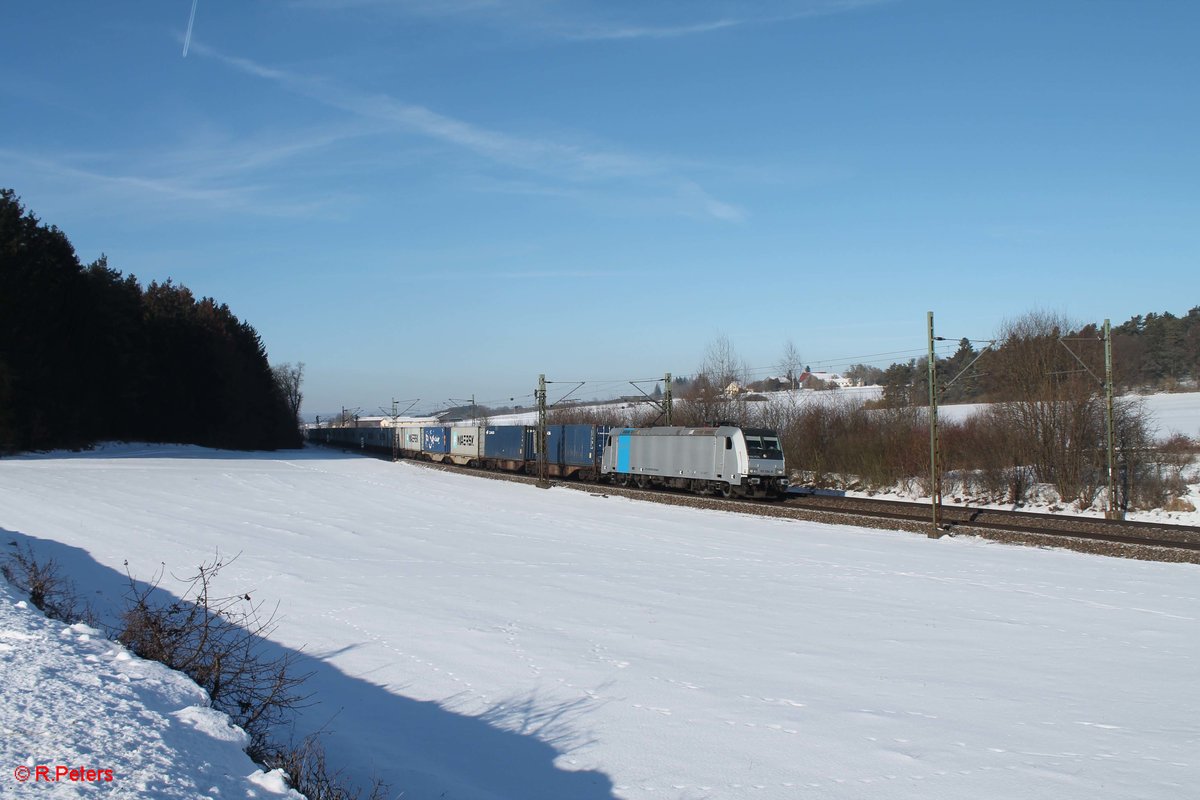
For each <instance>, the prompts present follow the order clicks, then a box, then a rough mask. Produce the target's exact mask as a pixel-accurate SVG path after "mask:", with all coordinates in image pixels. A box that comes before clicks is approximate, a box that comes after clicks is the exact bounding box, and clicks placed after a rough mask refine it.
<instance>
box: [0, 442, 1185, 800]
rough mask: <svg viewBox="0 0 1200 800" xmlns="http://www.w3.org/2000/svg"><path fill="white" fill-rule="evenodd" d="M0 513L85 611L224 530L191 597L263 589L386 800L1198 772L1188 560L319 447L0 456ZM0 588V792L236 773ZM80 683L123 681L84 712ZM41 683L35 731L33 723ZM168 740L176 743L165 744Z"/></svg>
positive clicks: (102, 649) (1137, 777)
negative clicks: (1004, 540)
mask: <svg viewBox="0 0 1200 800" xmlns="http://www.w3.org/2000/svg"><path fill="white" fill-rule="evenodd" d="M0 528H2V529H3V530H2V531H0V542H2V543H3V544H4V545H5V546H7V544H8V543H9V542H10V541H15V542H17V543H19V544H28V545H29V546H30V547H32V548H33V550H34V551H35V552H36V553H38V554H39V555H41V556H42V557H52V558H54V559H56V560H57V561H58V563H59V564H60V565H61V566H62V568H63V571H64V572H65V573H68V574H70V575H72V576H74V578H75V580H76V583H77V584H78V586H79V588H80V589H81V590H82V591H81V593H83V594H85V595H86V596H88V597H89V598H92V599H93V604H94V605H96V606H97V607H98V609H100V610H101V611H102V612H103V611H104V609H105V608H106V607H109V606H110V604H111V603H112V602H113V601H114V600H115V599H116V598H118V597H119V596H120V594H121V587H122V585H123V582H124V574H123V573H124V567H123V566H122V565H123V562H124V561H126V560H128V562H129V566H130V569H131V570H132V571H133V573H134V574H135V575H137V576H139V577H141V578H144V579H149V578H150V577H151V576H153V574H154V573H155V571H156V570H157V569H158V568H159V567H160V564H165V566H166V568H167V569H168V570H169V571H172V572H174V573H175V574H178V575H184V574H189V570H191V569H192V568H194V567H195V566H196V565H197V564H199V563H201V562H202V561H204V560H207V559H210V558H211V557H212V556H213V554H214V552H215V551H217V550H219V551H220V552H221V553H223V554H233V553H238V552H240V553H241V554H242V555H241V557H240V558H239V559H238V560H237V561H236V562H235V563H234V564H233V565H232V566H230V567H229V568H228V569H227V570H226V571H224V572H222V573H221V576H220V581H221V585H220V586H218V587H216V588H217V589H218V590H227V591H229V592H231V593H232V592H235V591H237V592H240V591H249V592H251V593H253V594H254V595H255V596H256V597H260V598H262V599H265V600H267V601H269V602H270V603H274V602H275V601H278V602H279V604H280V614H281V617H282V619H281V624H280V626H279V628H278V630H277V631H276V633H275V634H274V636H273V642H272V645H271V646H272V647H273V648H276V649H277V652H280V653H282V652H287V651H301V652H302V653H303V654H304V658H303V660H304V663H303V666H304V667H305V668H308V669H312V670H313V671H314V673H315V674H314V677H313V678H312V681H311V684H310V686H311V688H312V689H313V690H314V691H315V692H316V693H317V699H318V700H319V701H320V703H319V704H318V705H316V706H314V707H312V708H309V709H307V711H306V712H305V717H304V719H303V721H302V728H301V730H300V731H299V732H300V733H301V734H302V733H305V732H307V731H309V730H312V729H316V728H319V727H324V728H325V729H326V730H327V731H329V737H328V740H327V746H328V750H329V753H330V757H331V759H332V760H333V762H334V763H335V764H342V765H345V766H346V767H347V768H348V769H349V771H350V772H351V773H352V774H354V775H356V776H358V777H359V778H360V780H361V782H362V783H363V784H365V783H367V782H368V781H369V779H370V778H371V776H373V775H378V776H380V777H382V778H384V779H385V780H387V781H388V782H389V783H390V784H391V786H392V787H393V796H400V793H401V792H403V795H402V796H403V797H404V798H405V800H424V799H425V798H451V799H455V800H463V799H464V798H479V799H480V800H493V799H494V798H512V800H564V799H570V800H598V799H599V798H614V797H619V798H638V799H639V800H650V799H651V798H671V800H699V799H700V798H802V797H822V798H859V797H865V796H870V797H873V798H914V800H915V799H916V798H920V800H929V798H947V800H949V799H950V798H954V799H955V800H958V798H963V797H971V798H974V799H975V800H990V799H993V798H994V799H995V800H1000V799H1001V798H1003V800H1009V799H1010V798H1016V797H1020V798H1055V800H1062V798H1080V800H1083V799H1084V798H1087V799H1088V800H1091V798H1095V797H1121V798H1164V799H1165V798H1179V797H1184V796H1189V793H1191V792H1193V791H1194V789H1195V787H1196V786H1198V785H1200V716H1198V715H1197V714H1196V709H1197V708H1200V682H1198V681H1197V680H1196V676H1197V675H1198V674H1200V636H1198V635H1197V632H1198V630H1200V627H1198V623H1200V591H1197V586H1198V585H1200V567H1197V566H1195V565H1179V564H1160V563H1151V562H1141V561H1126V560H1119V559H1109V558H1101V557H1096V556H1088V555H1083V554H1079V553H1073V552H1065V551H1057V550H1039V549H1030V548H1021V547H1013V546H1006V545H1000V544H995V543H991V542H986V541H981V540H976V539H971V538H963V537H960V538H947V539H941V540H930V539H926V538H925V537H922V536H916V535H912V534H902V533H888V532H880V531H874V530H860V529H855V528H848V527H832V526H825V525H819V524H815V523H803V522H795V521H785V520H770V519H759V518H754V517H748V516H742V515H736V514H729V513H716V512H702V511H698V510H693V509H685V508H675V507H664V506H659V505H650V504H643V503H637V502H634V501H630V500H626V499H622V498H616V497H607V498H605V497H601V496H597V495H591V494H588V493H586V492H579V491H572V490H568V489H563V488H557V489H552V490H549V491H546V490H539V489H536V488H533V487H529V486H525V485H519V484H512V483H506V482H498V481H491V480H486V479H482V478H477V477H473V476H467V475H456V474H447V473H444V472H441V471H436V470H426V469H422V468H420V467H417V466H414V465H410V464H403V463H402V464H390V463H386V462H383V461H378V460H374V459H368V458H361V457H357V456H347V455H342V454H340V453H336V452H330V451H322V450H306V451H302V452H297V453H285V454H273V455H272V454H232V453H225V452H216V451H210V450H203V449H200V448H190V447H141V448H138V447H132V446H123V447H122V446H112V447H108V448H104V449H102V450H100V451H97V452H94V453H86V454H61V453H58V454H50V455H40V456H27V457H22V458H13V459H4V460H0ZM167 587H168V588H171V587H170V584H169V582H168V584H167ZM0 606H2V607H3V614H4V615H3V616H0V631H2V632H4V633H0V636H3V638H2V639H0V644H2V645H3V647H0V669H2V670H3V674H2V675H0V685H3V686H4V687H6V688H5V689H4V690H3V691H4V692H5V694H4V695H2V697H3V700H4V708H3V710H2V711H0V729H2V730H3V731H4V737H3V740H4V742H3V745H0V747H2V748H3V749H2V750H0V752H3V753H4V758H6V759H7V762H6V763H5V764H4V765H3V766H4V770H3V772H2V773H0V786H2V787H3V791H2V792H0V794H3V795H5V796H14V797H20V796H22V793H23V792H27V791H29V792H31V791H32V790H33V789H32V787H30V786H23V787H18V785H17V784H16V783H15V779H14V778H13V777H11V775H12V771H13V769H14V768H15V767H16V766H18V765H22V764H31V763H32V764H57V763H71V764H74V763H75V761H76V760H77V759H78V760H79V762H80V763H81V764H84V765H86V766H93V765H94V766H97V767H102V768H112V769H113V770H114V781H113V784H112V786H113V789H114V790H116V791H117V792H118V794H123V795H124V796H143V795H149V796H163V797H174V796H182V795H177V794H170V791H172V789H170V787H174V786H184V785H186V786H190V787H193V790H194V792H195V795H200V794H203V793H205V792H206V791H208V790H207V786H205V785H204V781H203V780H201V779H200V777H198V776H202V777H205V778H207V776H210V775H215V776H230V777H221V778H220V780H221V781H226V782H225V783H219V781H218V778H216V777H214V778H212V784H211V785H215V786H217V788H219V789H220V790H221V791H220V796H221V797H241V796H248V795H247V793H246V789H245V788H244V781H245V780H246V779H245V777H244V776H245V775H248V774H250V772H249V771H248V769H247V766H246V764H245V762H236V763H235V762H234V761H233V760H232V757H230V759H229V760H225V756H224V755H217V754H216V753H215V752H214V751H215V750H216V748H217V745H216V744H212V743H210V741H209V740H210V739H213V737H214V733H213V730H210V729H206V730H203V731H190V730H188V728H189V725H190V724H191V720H192V719H193V715H196V714H197V712H185V713H184V714H183V715H182V716H180V715H179V713H178V712H179V711H180V710H181V709H186V708H189V707H191V706H192V704H194V703H195V702H196V701H197V698H196V696H195V694H194V690H192V691H191V692H189V690H187V689H185V688H183V687H179V686H176V685H174V684H173V683H172V682H171V681H170V680H168V678H166V677H164V676H162V675H161V674H160V675H158V676H156V677H153V678H151V679H143V678H141V677H140V675H141V674H142V673H140V672H139V673H138V674H137V675H133V674H130V673H129V672H127V671H126V669H127V667H125V666H123V664H124V662H123V661H122V660H121V659H120V651H119V649H116V648H114V647H113V646H111V645H109V644H107V643H104V642H99V641H97V640H96V638H95V636H94V634H93V633H92V632H90V631H87V630H84V629H80V628H76V629H62V628H61V627H60V626H56V625H55V624H53V623H47V622H45V621H44V620H41V619H40V618H37V617H34V616H32V615H29V614H26V615H25V616H19V617H18V616H13V614H15V611H14V609H15V606H14V605H13V598H12V597H11V596H9V595H8V594H4V593H0ZM64 631H65V632H64ZM81 637H87V639H86V640H85V641H81ZM52 643H53V644H57V645H58V647H57V649H56V648H54V647H51V644H52ZM89 657H91V659H94V660H89ZM128 669H132V668H128ZM137 669H138V670H145V671H147V672H150V671H153V668H149V667H145V666H139V667H138V668H137ZM121 675H126V676H127V677H128V678H129V682H126V681H125V680H123V679H122V678H121ZM12 676H19V677H20V676H24V677H20V681H23V683H20V685H21V686H24V687H25V689H24V691H22V690H21V689H20V688H16V689H12V690H9V689H8V688H7V687H8V686H9V685H10V683H11V682H12V681H13V677H12ZM58 678H61V682H54V680H52V679H58ZM13 685H17V684H15V683H14V684H13ZM114 687H115V688H114ZM129 687H132V688H129ZM110 688H113V690H116V689H121V690H125V689H126V688H128V689H129V691H130V692H131V693H133V694H130V695H128V696H125V695H123V697H127V699H128V702H127V703H125V704H123V703H122V702H119V701H106V700H103V699H102V700H100V702H99V703H98V704H92V705H87V704H85V703H84V702H83V698H85V697H91V696H93V693H95V696H96V697H103V695H101V694H99V692H101V691H102V690H104V691H107V690H109V689H110ZM151 689H153V693H151V691H150V690H151ZM73 693H74V694H73ZM138 693H140V694H138ZM134 694H138V696H139V697H141V699H140V700H139V701H138V702H134V701H135V700H137V699H138V698H137V697H134V696H133V695H134ZM151 694H153V696H150V695H151ZM73 696H74V697H79V698H81V699H80V700H79V701H78V702H65V703H59V702H58V699H59V698H61V697H66V698H68V699H69V698H71V697H73ZM139 703H140V705H139ZM42 705H45V706H46V707H48V708H49V707H51V706H53V707H54V709H55V713H56V714H58V715H60V716H56V717H55V718H54V720H55V721H54V723H49V722H46V723H36V724H35V723H34V722H32V721H30V720H31V719H33V718H32V717H31V714H33V713H35V712H36V710H37V707H40V706H42ZM123 715H124V716H125V718H126V722H124V723H122V722H118V721H116V720H118V719H120V718H121V717H122V716H123ZM106 720H107V722H106ZM164 720H165V722H164ZM103 725H110V726H111V727H109V728H105V727H98V726H103ZM88 726H92V727H90V728H89V727H88ZM211 727H212V728H213V729H219V726H211ZM75 728H79V729H80V730H82V731H88V730H93V731H95V733H94V734H92V735H91V736H88V735H87V734H86V733H84V734H75V738H74V739H72V738H70V736H69V734H68V733H67V732H68V731H71V730H74V729H75ZM134 729H136V732H137V733H139V734H140V735H141V736H142V737H143V738H141V739H139V740H138V742H139V743H138V744H136V745H135V744H133V743H131V741H130V739H129V738H127V737H130V736H132V735H133V734H134V732H135V730H134ZM110 730H111V731H112V733H111V734H110V733H108V732H107V731H110ZM184 734H188V735H192V736H195V737H199V738H200V740H201V743H200V744H171V741H172V737H173V736H176V735H178V736H180V737H182V736H183V735H184ZM110 736H111V737H112V738H113V741H112V742H109V741H108V737H110ZM204 737H206V738H204ZM217 738H219V736H218V737H217ZM85 741H86V742H88V743H90V746H91V747H93V748H95V749H93V750H85V749H80V748H81V747H82V746H83V745H81V744H80V742H85ZM180 741H182V740H180ZM159 747H165V748H167V749H165V750H163V752H164V753H166V755H164V756H163V757H161V758H158V759H157V760H155V759H153V758H150V757H146V758H142V757H141V756H140V755H138V754H139V753H142V752H143V748H145V751H146V752H150V751H152V750H153V749H154V748H159ZM172 748H173V749H172ZM221 752H222V753H224V752H225V751H224V750H222V751H221ZM101 755H102V756H103V759H102V758H101ZM110 758H111V761H109V760H107V759H110ZM102 761H103V763H102ZM205 764H207V765H209V766H207V767H205V766H204V765H205ZM239 776H242V777H239ZM155 781H157V782H155ZM188 781H191V782H190V783H188ZM143 785H144V786H145V787H147V789H146V790H143V789H142V786H143ZM164 787H166V788H164ZM254 790H255V791H258V792H259V796H269V795H268V792H269V789H259V788H257V787H254ZM155 792H158V794H157V795H155ZM208 793H209V794H212V795H213V796H217V794H216V792H208Z"/></svg>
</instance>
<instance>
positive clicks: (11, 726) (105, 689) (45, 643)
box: [0, 578, 302, 800]
mask: <svg viewBox="0 0 1200 800" xmlns="http://www.w3.org/2000/svg"><path fill="white" fill-rule="evenodd" d="M0 708H3V709H4V713H3V714H2V715H0V768H2V769H0V796H4V797H9V796H13V797H15V796H20V794H21V792H20V788H19V787H21V786H22V784H24V785H25V786H24V788H25V789H26V790H27V791H35V792H36V790H37V789H38V788H41V789H43V790H44V789H45V788H47V787H46V786H45V785H44V784H48V783H55V784H56V785H57V788H58V789H59V790H66V791H56V792H53V793H54V794H62V795H70V796H74V794H73V791H72V790H75V791H79V790H83V789H84V786H85V785H88V784H99V786H96V787H95V788H97V789H101V790H102V791H104V792H105V793H106V795H108V796H115V797H148V798H206V797H211V798H236V797H256V798H261V797H279V796H282V797H289V798H301V800H302V796H301V795H300V794H297V793H296V792H293V791H291V790H290V789H288V788H287V785H286V782H285V781H284V779H283V777H282V773H281V772H279V771H278V770H275V771H272V772H270V773H265V774H264V773H263V772H262V770H260V769H258V768H257V767H256V766H255V764H254V762H252V761H251V760H250V758H249V757H248V756H247V755H246V754H245V753H244V752H243V750H242V748H243V747H244V746H245V744H246V734H245V733H244V732H243V731H242V730H241V729H240V728H236V727H233V726H231V725H230V723H229V718H228V717H227V716H226V715H225V714H222V713H220V712H217V711H214V710H213V709H211V708H209V707H208V698H207V696H206V695H205V693H204V691H203V690H202V689H200V687H198V686H196V684H195V683H193V682H192V681H191V680H189V679H188V678H187V677H185V676H184V675H183V674H181V673H179V672H175V671H173V670H169V669H167V668H166V667H164V666H163V665H162V664H157V663H154V662H150V661H144V660H142V659H139V658H136V657H134V656H131V655H130V654H129V652H128V651H126V650H125V648H124V647H122V646H121V645H120V644H118V643H116V642H112V641H110V640H108V639H106V638H104V635H103V634H102V633H100V632H99V631H97V630H96V629H94V628H90V627H88V626H87V625H83V624H76V625H70V626H68V625H64V624H62V623H61V622H56V621H54V620H51V619H47V618H46V617H45V616H43V615H42V614H41V612H39V611H38V610H37V609H35V608H33V607H32V606H31V605H30V604H29V603H28V602H27V601H25V600H21V599H20V598H19V596H18V594H17V592H16V590H14V589H13V587H12V586H11V585H10V584H8V583H7V582H6V581H4V580H3V579H2V578H0ZM29 784H35V786H30V785H29ZM36 784H42V786H40V787H39V786H36ZM68 787H71V788H68ZM31 796H32V795H31ZM39 796H40V795H39Z"/></svg>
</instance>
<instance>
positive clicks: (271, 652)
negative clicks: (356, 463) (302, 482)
mask: <svg viewBox="0 0 1200 800" xmlns="http://www.w3.org/2000/svg"><path fill="white" fill-rule="evenodd" d="M208 452H209V453H210V454H211V453H212V452H213V451H208ZM310 454H311V451H305V455H306V456H307V455H310ZM98 455H102V454H98ZM260 455H261V454H260ZM330 455H331V456H332V457H334V458H337V457H341V456H340V455H339V454H338V453H336V452H335V453H331V454H330ZM73 457H84V458H86V457H87V455H86V454H83V455H81V456H73ZM210 457H213V456H210ZM321 457H325V456H321ZM356 457H357V456H356ZM0 537H2V539H0V558H5V557H7V555H8V553H9V552H11V551H12V550H13V546H14V545H15V546H16V547H20V548H22V549H24V548H26V547H28V548H29V549H30V550H31V551H32V552H33V554H34V556H35V558H36V559H37V560H38V561H39V562H40V563H42V564H45V563H47V562H49V561H51V560H53V561H54V562H55V563H56V564H57V566H58V570H59V573H58V574H59V576H60V577H61V578H63V579H64V580H66V581H69V582H70V583H72V584H73V585H74V588H75V590H76V592H77V593H78V595H79V600H80V602H82V603H87V604H89V605H90V606H91V607H92V609H93V610H94V611H95V613H96V615H97V618H98V621H99V623H100V624H101V625H102V626H108V627H109V628H110V629H111V627H112V626H113V625H115V624H116V619H117V615H118V613H119V611H118V610H119V609H120V608H121V604H122V601H123V598H124V597H125V596H126V594H127V591H128V588H129V584H128V579H127V577H126V576H125V575H124V574H122V573H120V572H118V571H116V570H114V569H112V568H110V567H107V566H104V565H102V564H100V563H98V562H97V561H96V560H95V559H93V558H92V556H91V555H90V554H89V553H88V552H87V551H85V550H83V549H81V548H78V547H73V546H70V545H65V544H62V543H60V542H56V541H53V540H50V539H40V538H37V537H34V536H29V535H26V534H23V533H19V532H17V531H11V530H8V529H6V528H0ZM135 583H136V585H137V588H138V589H139V590H141V589H145V588H148V587H149V584H148V583H147V582H145V581H142V580H136V581H135ZM154 592H155V596H153V599H154V600H156V601H158V600H164V601H168V602H170V601H174V600H178V599H179V598H178V596H177V595H174V594H171V593H170V592H168V591H167V590H166V589H163V588H158V589H156V590H154ZM282 611H284V612H286V609H282ZM261 644H262V654H263V658H264V659H266V660H272V661H273V660H275V659H279V658H283V657H285V656H288V655H291V656H293V657H294V658H295V666H294V669H295V674H298V675H302V674H305V673H312V675H311V677H310V678H309V679H308V681H306V682H305V684H304V686H303V687H302V688H303V690H304V692H305V693H310V692H311V693H312V698H311V702H312V703H313V705H311V706H309V707H306V708H304V709H301V710H299V711H298V712H297V717H298V719H297V722H296V730H295V731H290V730H288V731H282V730H281V731H278V732H277V733H276V734H275V738H276V740H277V741H281V742H284V743H286V742H287V741H289V740H290V739H291V738H292V737H293V734H294V738H295V739H296V740H297V741H298V740H299V739H301V738H303V737H304V736H305V735H306V734H308V733H309V732H311V731H314V730H317V729H323V731H324V735H323V736H322V742H323V744H324V745H325V750H326V754H327V756H328V759H329V763H330V765H331V766H332V767H333V768H334V769H341V770H343V774H344V775H346V776H347V777H349V778H350V780H351V781H353V783H355V784H356V785H357V786H359V787H368V786H369V784H370V782H371V780H372V779H374V778H379V779H382V780H383V781H384V782H385V783H387V784H388V785H389V786H390V788H391V792H390V795H391V796H397V795H399V796H402V797H404V798H408V800H422V799H423V798H446V799H447V800H449V799H450V798H455V799H456V800H466V799H467V798H481V799H482V798H486V799H487V800H500V799H501V798H503V799H505V800H564V799H565V798H571V800H611V799H612V798H613V797H614V795H613V792H612V790H613V784H612V781H611V779H610V778H609V777H608V776H607V775H605V774H604V773H602V772H598V771H568V770H563V769H559V768H558V767H556V766H555V764H554V761H555V759H556V758H558V757H559V756H562V755H565V754H567V753H570V752H571V751H572V750H575V749H577V748H579V747H581V746H583V745H585V744H588V743H589V742H590V741H591V738H590V735H589V734H588V733H587V732H586V730H584V729H582V728H581V726H580V723H581V721H582V719H583V717H584V716H585V715H586V714H587V712H588V711H589V710H590V709H591V708H592V707H593V705H592V701H590V700H586V699H580V700H575V701H569V702H560V701H549V700H543V699H539V697H537V696H536V694H529V695H523V696H517V697H514V698H512V699H511V700H506V701H504V702H501V703H497V704H495V705H493V706H492V707H491V708H489V709H487V710H486V711H484V712H483V713H482V714H481V715H480V716H468V715H464V714H460V713H457V712H454V711H451V710H449V709H448V708H446V707H445V706H444V705H442V704H439V703H437V702H431V701H421V700H414V699H411V698H408V697H404V696H403V695H401V694H397V693H395V692H394V691H391V690H389V689H387V688H384V687H382V686H378V685H376V684H373V683H370V682H368V681H365V680H363V679H361V678H356V677H352V676H350V675H347V674H345V673H344V672H342V671H341V670H339V669H338V668H336V667H335V666H333V665H332V664H330V663H328V662H327V661H325V660H324V659H325V658H328V657H331V656H332V655H334V654H336V653H337V652H339V651H344V650H346V649H348V648H347V647H342V648H338V649H334V650H331V651H330V652H328V653H323V654H321V655H319V656H318V655H314V654H310V653H305V652H303V651H296V650H293V649H291V648H287V647H284V646H282V645H279V644H277V643H275V642H272V641H270V640H263V641H262V642H261ZM354 646H355V645H349V646H348V647H349V648H353V647H354ZM448 700H450V701H453V700H454V698H448Z"/></svg>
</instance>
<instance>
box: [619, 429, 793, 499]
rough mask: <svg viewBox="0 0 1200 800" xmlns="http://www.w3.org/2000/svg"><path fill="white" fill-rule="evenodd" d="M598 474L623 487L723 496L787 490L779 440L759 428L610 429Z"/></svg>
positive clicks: (765, 494)
mask: <svg viewBox="0 0 1200 800" xmlns="http://www.w3.org/2000/svg"><path fill="white" fill-rule="evenodd" d="M600 472H601V475H602V476H604V477H605V478H606V479H607V480H610V481H613V482H616V483H619V484H621V485H631V484H632V485H635V486H641V487H648V486H666V487H671V488H675V489H688V490H690V491H694V492H700V493H705V494H712V493H715V494H721V495H723V496H725V497H729V496H734V495H736V496H739V497H778V496H782V495H783V493H784V492H786V491H787V486H788V481H787V468H786V466H785V464H784V460H783V451H782V450H781V449H780V446H779V437H778V436H777V435H776V434H775V432H774V431H770V430H766V429H761V428H747V429H745V430H743V429H742V428H736V427H733V426H727V425H723V426H720V427H713V428H683V427H670V428H613V429H612V430H611V431H609V434H608V441H607V443H606V446H605V448H604V456H603V460H602V461H601V465H600Z"/></svg>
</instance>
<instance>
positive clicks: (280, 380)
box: [271, 361, 304, 421]
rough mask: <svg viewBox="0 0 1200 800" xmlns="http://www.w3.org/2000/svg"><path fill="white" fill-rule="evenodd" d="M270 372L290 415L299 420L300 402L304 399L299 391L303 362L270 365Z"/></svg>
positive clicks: (302, 380)
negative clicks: (290, 412) (285, 401)
mask: <svg viewBox="0 0 1200 800" xmlns="http://www.w3.org/2000/svg"><path fill="white" fill-rule="evenodd" d="M271 373H272V374H273V375H274V376H275V382H276V383H277V384H279V391H281V392H282V393H283V396H284V398H285V399H286V400H287V404H288V408H290V409H291V410H292V416H293V417H295V418H296V420H297V421H299V419H300V403H301V401H303V400H304V393H303V392H301V391H300V385H301V384H302V383H303V382H304V362H303V361H297V362H296V363H295V364H291V363H287V364H277V365H275V366H274V367H271Z"/></svg>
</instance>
